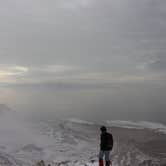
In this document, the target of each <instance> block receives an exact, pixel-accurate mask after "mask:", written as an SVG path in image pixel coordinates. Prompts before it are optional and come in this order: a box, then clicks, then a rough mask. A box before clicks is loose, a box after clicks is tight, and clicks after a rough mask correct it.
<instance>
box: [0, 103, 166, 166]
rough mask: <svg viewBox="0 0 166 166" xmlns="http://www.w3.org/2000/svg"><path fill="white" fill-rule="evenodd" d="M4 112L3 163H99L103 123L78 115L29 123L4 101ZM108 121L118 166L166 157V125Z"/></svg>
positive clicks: (1, 120) (67, 165)
mask: <svg viewBox="0 0 166 166" xmlns="http://www.w3.org/2000/svg"><path fill="white" fill-rule="evenodd" d="M2 109H3V110H2ZM0 114H1V116H0V166H2V165H6V166H30V165H31V166H32V165H35V163H37V162H38V161H40V160H44V161H45V163H46V164H51V165H62V166H96V165H98V162H97V161H98V151H99V138H100V131H99V127H100V124H95V123H92V122H87V121H84V120H79V119H76V118H70V119H67V120H59V119H56V120H55V121H48V120H47V121H38V122H33V123H32V122H31V123H27V122H25V121H22V120H21V119H20V118H18V117H17V116H16V112H12V111H11V110H10V109H8V107H5V106H4V105H3V107H2V108H1V109H0ZM105 125H107V126H108V130H109V131H111V132H112V133H113V136H114V141H115V143H114V149H113V152H112V153H111V160H112V163H113V165H114V166H121V165H128V166H129V165H132V166H137V165H138V166H141V164H142V166H144V165H147V164H149V165H153V166H154V163H156V166H157V165H160V164H161V161H162V162H163V161H164V159H166V151H165V148H163V147H164V146H165V145H166V144H165V143H164V141H163V142H162V140H165V139H166V134H164V133H165V132H163V131H165V129H166V127H165V126H164V125H162V124H155V123H152V122H138V123H137V122H129V121H106V122H105ZM138 129H139V130H138ZM151 142H153V144H154V145H155V146H153V147H152V148H151V146H150V147H149V144H150V145H151ZM161 143H162V144H161ZM152 152H153V153H152Z"/></svg>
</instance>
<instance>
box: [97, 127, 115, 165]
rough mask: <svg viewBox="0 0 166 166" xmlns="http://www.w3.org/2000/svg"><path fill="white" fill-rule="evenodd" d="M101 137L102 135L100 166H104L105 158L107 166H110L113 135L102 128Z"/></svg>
mask: <svg viewBox="0 0 166 166" xmlns="http://www.w3.org/2000/svg"><path fill="white" fill-rule="evenodd" d="M100 131H101V135H100V152H99V166H104V159H103V158H105V165H106V166H110V164H111V161H110V152H111V151H112V148H113V136H112V134H111V133H108V132H107V128H106V127H105V126H102V127H101V128H100Z"/></svg>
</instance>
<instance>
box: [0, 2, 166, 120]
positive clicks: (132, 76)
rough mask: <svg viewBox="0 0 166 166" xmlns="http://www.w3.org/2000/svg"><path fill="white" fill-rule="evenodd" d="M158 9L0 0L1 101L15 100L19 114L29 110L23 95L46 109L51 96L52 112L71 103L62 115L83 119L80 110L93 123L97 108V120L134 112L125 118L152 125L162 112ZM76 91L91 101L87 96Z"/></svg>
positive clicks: (161, 18) (162, 14) (165, 39)
mask: <svg viewBox="0 0 166 166" xmlns="http://www.w3.org/2000/svg"><path fill="white" fill-rule="evenodd" d="M165 8H166V2H165V1H163V0H157V1H156V0H139V1H138V0H125V1H124V0H110V1H107V0H102V1H100V0H70V1H68V0H47V1H44V0H13V1H9V0H5V1H3V0H0V20H1V26H0V59H1V61H0V86H1V87H2V85H3V87H5V88H6V92H5V90H4V89H3V90H2V91H3V96H0V97H1V100H2V101H4V102H7V103H12V104H11V105H13V106H16V105H17V107H19V105H20V102H19V100H21V101H22V103H24V104H23V105H26V108H25V107H24V108H23V107H22V108H23V109H27V110H28V105H31V108H32V110H35V108H36V109H37V108H38V105H37V104H35V102H33V101H32V100H30V101H31V102H28V101H27V100H28V99H29V98H27V97H26V93H27V94H28V95H29V96H31V97H32V98H33V100H37V101H38V104H39V103H40V101H42V102H43V103H45V105H47V109H49V108H50V109H52V110H53V108H54V107H55V104H54V101H53V99H52V98H54V97H56V94H54V93H55V91H57V90H59V91H58V95H59V96H61V97H60V99H58V101H57V102H56V104H57V105H58V106H57V108H59V109H60V110H67V108H66V107H67V106H69V105H70V104H71V103H72V104H71V107H70V108H69V110H70V111H68V113H67V114H70V113H71V112H72V114H74V113H77V114H78V115H81V116H86V115H84V114H86V113H87V112H88V111H87V112H86V111H85V112H86V113H85V112H84V106H85V105H86V109H87V110H92V112H91V113H92V115H93V111H95V110H97V113H96V118H97V117H100V116H101V114H100V111H99V109H102V108H101V107H103V110H105V115H103V118H104V117H107V115H110V116H111V114H113V116H112V117H113V118H118V117H119V118H122V119H123V117H125V118H127V115H128V114H129V113H131V112H132V111H133V110H137V111H136V112H139V111H138V110H142V112H141V113H140V112H139V113H140V114H139V113H137V114H135V112H134V111H133V112H132V114H131V115H132V116H131V118H132V117H133V118H134V117H135V115H137V116H138V117H139V115H140V117H139V118H140V119H141V118H143V116H144V115H145V119H148V115H149V113H150V112H151V113H152V114H153V115H152V116H153V117H154V118H152V119H153V120H154V119H155V117H157V116H156V115H157V111H158V110H157V108H158V109H159V110H163V108H164V107H165V105H164V102H163V101H161V97H163V98H164V97H165V91H164V88H165V86H164V85H163V84H164V81H165V78H166V77H165V66H166V58H165V57H166V56H165V55H166V47H165V45H166V33H165V32H166V23H165V18H166V10H165ZM151 82H153V83H154V84H153V85H151V86H150V87H149V86H148V85H149V84H151ZM115 84H116V86H115ZM114 86H115V87H114ZM126 86H127V87H128V88H126ZM18 87H22V88H21V90H20V89H19V88H18ZM29 87H31V88H29ZM129 87H130V88H131V87H134V88H133V89H136V90H135V91H134V90H131V89H132V88H131V89H130V88H129ZM23 89H24V90H23ZM27 89H28V90H29V91H28V92H27ZM46 89H47V90H46ZM50 89H52V90H53V92H54V93H52V94H51V95H49V93H51V92H50ZM69 89H71V90H70V93H69V92H67V91H68V90H69ZM142 89H144V90H145V89H147V91H146V92H147V93H145V92H144V91H143V90H142ZM154 89H155V90H154ZM84 90H85V91H86V92H87V91H89V92H88V93H87V94H89V95H90V93H92V94H94V96H93V95H92V96H91V95H90V96H89V97H87V95H86V94H85V93H84V92H83V91H84ZM130 90H131V91H132V93H129V92H130ZM13 91H14V92H15V91H16V92H17V91H18V93H16V92H15V93H14V92H13ZM20 91H21V92H20ZM60 91H63V93H62V94H61V93H60ZM65 91H66V93H65ZM72 91H73V93H72ZM154 91H155V93H154ZM108 92H109V93H108ZM112 92H113V94H112ZM139 92H141V93H139ZM19 93H21V95H18V94H19ZM34 93H35V94H34ZM43 93H44V94H47V95H46V96H47V97H48V96H49V97H48V98H49V99H50V101H52V102H49V101H48V100H47V98H46V97H41V96H42V95H43ZM151 93H153V95H154V96H153V99H152V100H150V102H151V104H149V100H148V98H151ZM7 94H8V95H7ZM9 94H10V95H9ZM11 94H12V95H13V96H15V98H14V97H13V98H12V95H11ZM32 94H33V95H34V96H33V95H32ZM39 94H40V95H39ZM69 94H70V95H71V97H73V100H72V99H70V101H71V103H70V104H69V103H68V99H67V98H65V95H66V96H70V95H69ZM75 94H77V95H75ZM160 94H162V95H161V96H160ZM137 95H139V97H138V98H137V97H135V96H137ZM9 96H11V97H9ZM20 96H21V97H20ZM76 96H77V97H76ZM98 96H99V97H98ZM119 96H121V97H119ZM63 97H64V98H65V100H63ZM11 98H12V99H11ZM86 98H87V99H88V100H89V101H91V103H92V104H91V103H89V101H88V100H86ZM44 99H45V100H46V101H47V102H48V103H49V104H47V103H46V102H44V101H43V100H44ZM109 99H110V100H111V101H110V100H109ZM74 100H76V101H77V104H76V102H74ZM123 100H124V101H123ZM139 100H141V102H139ZM13 101H15V103H17V104H14V102H13ZM152 101H153V102H155V103H156V105H154V104H153V102H152ZM160 101H161V102H160ZM81 102H82V103H84V104H81ZM27 103H28V104H27ZM63 103H64V105H65V106H63V109H62V105H63ZM65 103H68V104H65ZM73 103H74V104H73ZM98 103H101V104H100V105H99V104H98ZM109 103H111V104H109ZM126 103H127V104H126ZM131 103H132V104H131ZM130 104H131V106H128V105H130ZM66 105H67V106H66ZM134 105H135V106H134ZM104 106H105V108H104ZM64 107H65V108H64ZM42 108H44V106H43V107H42V106H41V109H42ZM45 108H46V107H45ZM110 108H113V110H114V111H113V113H112V112H111V113H109V111H108V110H109V109H110ZM18 109H19V108H18ZM78 109H79V110H80V111H79V110H78ZM37 110H40V109H39V108H38V109H37ZM115 110H116V111H115ZM147 110H148V111H147ZM150 110H151V111H150ZM123 111H124V113H123V114H121V113H122V112H123ZM66 112H67V111H64V114H65V113H66ZM161 112H162V111H161ZM122 115H123V116H122ZM159 119H160V116H159V117H158V118H157V120H159ZM161 119H162V118H161Z"/></svg>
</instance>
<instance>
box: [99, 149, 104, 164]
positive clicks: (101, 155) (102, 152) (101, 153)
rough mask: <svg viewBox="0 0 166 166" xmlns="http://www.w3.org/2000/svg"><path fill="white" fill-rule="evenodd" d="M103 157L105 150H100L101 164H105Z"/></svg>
mask: <svg viewBox="0 0 166 166" xmlns="http://www.w3.org/2000/svg"><path fill="white" fill-rule="evenodd" d="M103 157H104V151H102V150H100V152H99V166H104V162H103Z"/></svg>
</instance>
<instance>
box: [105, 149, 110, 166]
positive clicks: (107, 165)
mask: <svg viewBox="0 0 166 166" xmlns="http://www.w3.org/2000/svg"><path fill="white" fill-rule="evenodd" d="M105 163H106V166H110V164H111V161H110V151H105Z"/></svg>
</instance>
